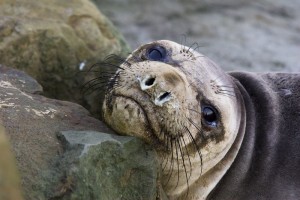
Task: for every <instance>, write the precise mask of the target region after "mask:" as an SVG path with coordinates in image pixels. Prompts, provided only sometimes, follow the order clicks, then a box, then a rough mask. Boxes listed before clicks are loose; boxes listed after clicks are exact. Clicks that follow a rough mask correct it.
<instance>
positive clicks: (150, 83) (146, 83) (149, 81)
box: [145, 78, 155, 86]
mask: <svg viewBox="0 0 300 200" xmlns="http://www.w3.org/2000/svg"><path fill="white" fill-rule="evenodd" d="M154 81H155V78H149V79H148V80H146V81H145V85H146V86H151V85H153V83H154Z"/></svg>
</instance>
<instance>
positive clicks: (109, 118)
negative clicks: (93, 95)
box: [103, 96, 153, 143]
mask: <svg viewBox="0 0 300 200" xmlns="http://www.w3.org/2000/svg"><path fill="white" fill-rule="evenodd" d="M103 111H104V112H103V113H104V120H105V122H106V123H107V124H108V125H109V126H110V127H112V128H113V129H114V130H115V131H116V132H117V133H119V134H121V135H131V136H135V137H139V138H141V139H143V140H145V141H146V142H148V143H153V141H152V139H153V133H151V127H150V124H149V120H148V119H147V115H146V113H145V111H144V109H143V108H142V106H141V105H140V104H139V103H138V102H137V101H135V100H134V99H132V98H130V97H126V96H113V97H112V98H111V99H110V101H108V100H106V101H105V104H104V106H103Z"/></svg>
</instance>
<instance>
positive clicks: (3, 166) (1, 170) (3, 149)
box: [0, 125, 23, 200]
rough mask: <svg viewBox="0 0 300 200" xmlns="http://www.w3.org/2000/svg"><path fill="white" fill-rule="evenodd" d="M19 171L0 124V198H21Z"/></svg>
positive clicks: (10, 199)
mask: <svg viewBox="0 0 300 200" xmlns="http://www.w3.org/2000/svg"><path fill="white" fill-rule="evenodd" d="M20 186H21V185H20V178H19V173H18V172H17V168H16V163H15V159H14V156H13V154H12V152H11V147H10V145H9V142H8V140H7V138H6V136H5V131H4V128H3V126H1V125H0V199H1V200H2V199H3V200H22V199H23V198H22V195H21V187H20Z"/></svg>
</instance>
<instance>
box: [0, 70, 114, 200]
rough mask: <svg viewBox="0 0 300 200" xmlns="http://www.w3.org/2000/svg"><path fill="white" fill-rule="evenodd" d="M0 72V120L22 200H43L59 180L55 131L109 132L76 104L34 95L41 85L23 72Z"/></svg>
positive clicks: (58, 148)
mask: <svg viewBox="0 0 300 200" xmlns="http://www.w3.org/2000/svg"><path fill="white" fill-rule="evenodd" d="M0 72H6V73H5V74H3V73H1V76H0V108H1V109H0V121H1V122H2V124H3V126H4V127H5V129H6V133H7V136H8V138H9V140H10V142H11V144H12V148H13V151H14V154H15V156H16V160H17V166H18V169H19V171H20V173H21V183H22V187H23V190H24V198H25V199H28V200H29V199H30V200H31V199H46V196H47V195H49V190H47V189H48V188H51V186H53V184H57V182H56V183H55V182H54V180H59V179H60V178H61V177H60V174H59V173H57V172H56V170H57V164H56V158H57V157H59V156H60V155H61V154H62V153H63V147H62V145H61V143H60V142H59V140H58V139H57V132H59V131H64V130H94V131H102V132H106V133H112V131H111V130H109V129H108V128H106V126H105V125H104V124H103V123H102V122H100V121H99V120H97V119H95V118H93V117H91V116H90V115H89V112H88V111H87V110H86V109H84V108H83V107H82V106H80V105H77V104H74V103H71V102H66V101H59V100H54V99H48V98H46V97H43V96H40V95H38V94H34V93H35V92H40V91H41V86H40V85H38V83H37V82H36V81H35V80H33V79H32V78H30V77H29V76H27V75H25V74H24V73H22V72H18V71H16V70H10V69H9V68H7V67H4V66H0ZM16 77H17V78H16ZM49 176H50V177H51V180H53V181H52V182H51V181H48V179H49Z"/></svg>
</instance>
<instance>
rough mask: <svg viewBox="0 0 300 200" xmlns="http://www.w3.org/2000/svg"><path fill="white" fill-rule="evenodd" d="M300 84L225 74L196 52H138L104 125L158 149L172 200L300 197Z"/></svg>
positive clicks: (159, 47)
mask: <svg viewBox="0 0 300 200" xmlns="http://www.w3.org/2000/svg"><path fill="white" fill-rule="evenodd" d="M299 90H300V74H284V73H278V74H276V73H265V74H262V73H261V74H258V73H248V72H231V73H225V72H224V71H222V70H221V68H219V67H218V66H217V65H216V64H215V63H214V62H213V61H211V60H210V59H209V58H207V57H206V56H204V55H202V54H200V53H198V52H197V51H195V50H194V49H192V48H190V47H186V46H183V45H180V44H177V43H175V42H171V41H167V40H160V41H154V42H152V43H148V44H145V45H142V46H140V47H139V48H138V49H136V50H135V51H133V52H132V54H131V55H129V56H128V58H127V59H126V60H125V61H124V62H123V63H122V64H121V65H120V67H119V69H118V70H117V72H116V73H115V74H114V75H113V76H112V77H111V79H110V80H109V81H108V84H107V90H106V95H105V100H104V103H103V119H104V121H105V122H106V123H107V124H108V125H109V126H110V127H111V128H112V129H114V130H115V131H116V132H117V133H119V134H123V135H132V136H136V137H139V138H141V139H143V140H144V141H145V142H147V143H149V144H151V145H152V146H153V147H154V148H155V149H156V151H157V153H158V155H159V158H160V160H161V168H162V178H161V182H162V185H163V189H164V191H165V192H166V194H167V196H168V197H169V199H191V200H199V199H228V200H232V199H295V198H297V197H299V196H300V187H299V186H300V129H299V128H298V127H299V125H298V124H299V122H300V91H299Z"/></svg>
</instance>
